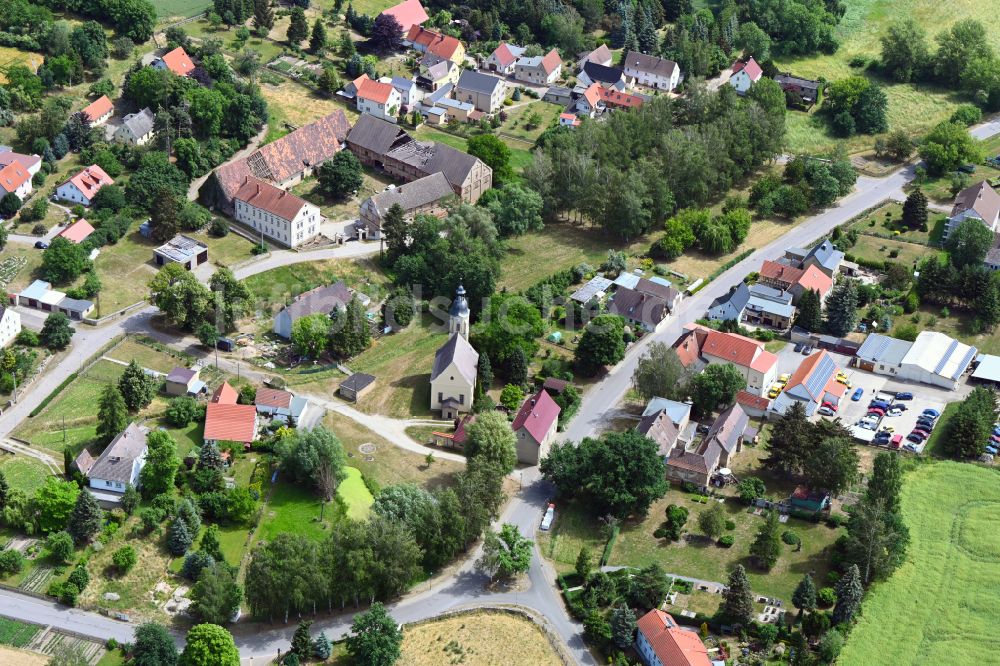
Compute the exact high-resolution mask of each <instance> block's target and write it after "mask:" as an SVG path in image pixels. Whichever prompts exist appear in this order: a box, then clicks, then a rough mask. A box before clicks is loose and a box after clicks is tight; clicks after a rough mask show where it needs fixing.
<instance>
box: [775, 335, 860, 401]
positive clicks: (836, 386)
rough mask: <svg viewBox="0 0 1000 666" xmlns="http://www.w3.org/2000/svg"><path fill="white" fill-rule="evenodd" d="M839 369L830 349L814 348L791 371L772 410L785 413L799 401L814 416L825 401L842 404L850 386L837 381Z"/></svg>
mask: <svg viewBox="0 0 1000 666" xmlns="http://www.w3.org/2000/svg"><path fill="white" fill-rule="evenodd" d="M837 370H839V368H837V364H836V362H835V361H834V360H833V356H831V355H830V352H828V351H826V350H825V349H821V350H819V351H817V352H814V353H813V354H811V355H810V356H809V357H808V358H806V359H805V360H804V361H802V363H801V364H800V365H799V367H798V368H797V369H796V370H795V372H793V373H792V376H791V378H789V380H788V383H787V384H785V388H784V390H783V391H782V392H781V393H779V394H778V397H777V398H775V399H774V402H772V403H771V410H772V411H774V412H777V413H778V414H784V413H785V412H786V411H787V410H788V409H789V408H790V407H791V406H792V404H794V403H796V402H799V403H802V406H803V407H804V408H805V410H806V415H807V416H812V415H813V414H814V413H815V412H816V410H817V409H819V408H820V407H821V406H822V405H823V403H824V402H829V403H831V404H833V405H834V406H838V405H840V400H841V399H842V398H843V397H844V393H846V391H847V387H846V386H844V385H843V384H841V383H840V382H838V381H837Z"/></svg>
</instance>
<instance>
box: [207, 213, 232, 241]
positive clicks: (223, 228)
mask: <svg viewBox="0 0 1000 666" xmlns="http://www.w3.org/2000/svg"><path fill="white" fill-rule="evenodd" d="M208 233H210V234H212V235H213V236H215V237H216V238H222V237H223V236H226V235H228V234H229V224H227V223H226V221H225V220H224V219H222V218H221V217H217V218H215V219H214V220H212V224H211V226H210V227H209V228H208Z"/></svg>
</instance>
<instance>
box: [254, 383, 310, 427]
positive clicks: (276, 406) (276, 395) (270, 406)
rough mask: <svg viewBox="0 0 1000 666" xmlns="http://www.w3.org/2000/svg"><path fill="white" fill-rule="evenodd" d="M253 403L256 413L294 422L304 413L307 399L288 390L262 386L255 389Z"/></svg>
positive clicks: (306, 407) (307, 403)
mask: <svg viewBox="0 0 1000 666" xmlns="http://www.w3.org/2000/svg"><path fill="white" fill-rule="evenodd" d="M253 404H254V407H256V408H257V414H258V415H261V416H266V417H268V418H271V419H274V420H278V421H285V422H289V421H290V422H291V423H292V424H295V423H298V422H299V420H300V419H301V418H302V415H303V414H305V412H306V410H307V409H308V406H309V401H308V400H306V399H305V398H303V397H300V396H295V395H292V394H291V393H289V392H288V391H282V390H281V389H273V388H268V387H266V386H262V387H260V388H258V389H257V395H256V397H255V398H254V403H253Z"/></svg>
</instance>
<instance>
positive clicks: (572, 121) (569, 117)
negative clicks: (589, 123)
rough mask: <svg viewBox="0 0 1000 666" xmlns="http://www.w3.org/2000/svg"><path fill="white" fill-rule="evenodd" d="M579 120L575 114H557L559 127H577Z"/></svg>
mask: <svg viewBox="0 0 1000 666" xmlns="http://www.w3.org/2000/svg"><path fill="white" fill-rule="evenodd" d="M580 122H581V120H580V118H579V117H578V116H577V115H576V114H575V113H560V114H559V126H560V127H579V126H580Z"/></svg>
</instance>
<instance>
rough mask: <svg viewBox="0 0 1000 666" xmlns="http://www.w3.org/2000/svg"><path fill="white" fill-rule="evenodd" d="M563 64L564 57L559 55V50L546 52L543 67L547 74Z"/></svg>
mask: <svg viewBox="0 0 1000 666" xmlns="http://www.w3.org/2000/svg"><path fill="white" fill-rule="evenodd" d="M561 64H562V58H560V57H559V51H556V50H555V49H552V50H551V51H549V52H548V53H546V54H545V57H544V58H542V69H544V70H545V73H546V74H551V73H552V72H554V71H556V68H557V67H559V65H561Z"/></svg>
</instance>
